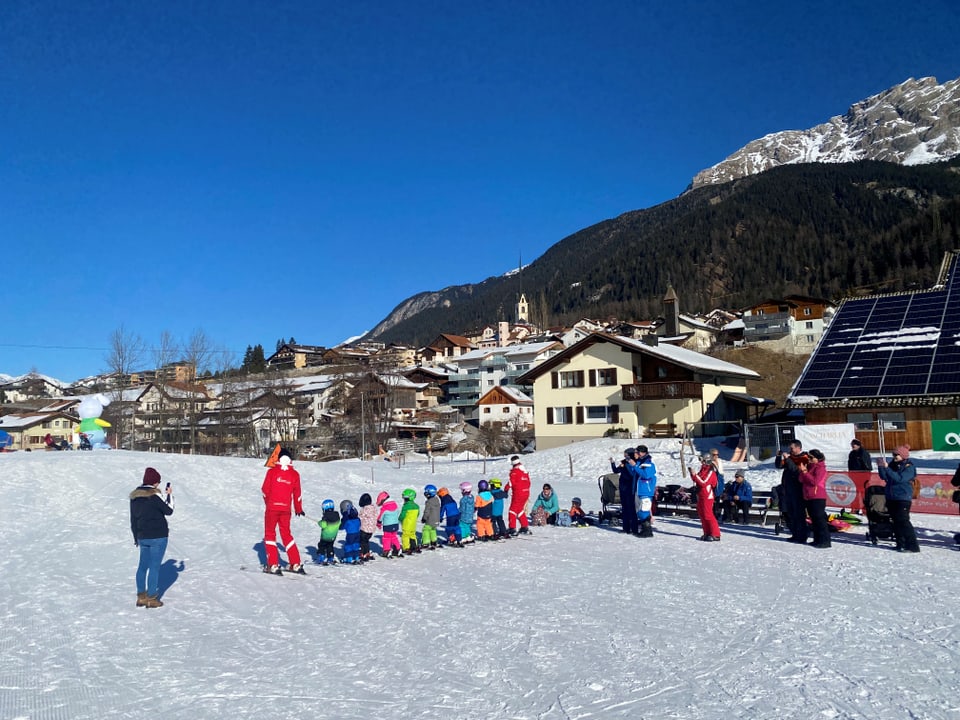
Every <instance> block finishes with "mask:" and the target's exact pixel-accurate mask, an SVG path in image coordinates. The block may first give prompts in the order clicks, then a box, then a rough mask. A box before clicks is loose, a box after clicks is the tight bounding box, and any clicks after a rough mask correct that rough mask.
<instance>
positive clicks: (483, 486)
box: [477, 480, 490, 492]
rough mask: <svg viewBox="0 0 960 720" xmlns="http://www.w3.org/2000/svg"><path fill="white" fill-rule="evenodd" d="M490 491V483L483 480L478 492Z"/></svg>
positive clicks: (478, 485) (478, 486) (479, 483)
mask: <svg viewBox="0 0 960 720" xmlns="http://www.w3.org/2000/svg"><path fill="white" fill-rule="evenodd" d="M489 489H490V483H488V482H487V481H486V480H481V481H480V482H478V483H477V490H479V491H480V492H486V491H487V490H489Z"/></svg>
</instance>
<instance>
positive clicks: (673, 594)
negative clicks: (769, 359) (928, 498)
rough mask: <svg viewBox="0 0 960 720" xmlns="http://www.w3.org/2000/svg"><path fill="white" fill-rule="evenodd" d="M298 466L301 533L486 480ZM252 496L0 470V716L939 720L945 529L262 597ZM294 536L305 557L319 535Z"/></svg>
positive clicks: (435, 572)
mask: <svg viewBox="0 0 960 720" xmlns="http://www.w3.org/2000/svg"><path fill="white" fill-rule="evenodd" d="M623 445H624V443H623V442H620V443H614V442H612V441H590V442H586V443H579V444H577V445H576V446H571V447H570V448H563V449H561V450H555V451H545V452H541V453H538V454H535V455H531V456H528V457H526V458H525V463H526V465H527V468H528V470H529V471H530V474H531V477H532V479H533V484H534V488H539V486H540V484H542V483H543V482H545V481H549V482H551V483H552V484H553V485H554V487H555V488H556V489H557V491H558V492H559V495H560V498H561V504H562V506H563V507H568V506H569V499H570V497H572V496H573V495H580V496H581V497H583V499H584V504H585V506H586V507H587V509H592V510H596V509H598V507H599V492H598V490H597V486H596V478H597V476H598V475H599V474H601V473H603V472H605V471H606V468H608V467H609V465H608V462H607V458H608V457H609V455H611V454H613V455H614V456H616V455H617V454H618V453H619V452H620V451H621V450H622V446H623ZM651 447H652V449H654V458H655V460H657V462H658V465H661V466H662V467H661V475H662V477H663V479H662V480H661V482H662V483H664V482H669V481H670V480H671V479H672V478H673V477H679V474H680V468H679V465H678V464H677V454H676V453H675V452H673V451H672V449H671V447H670V446H669V445H666V444H664V445H663V450H662V451H659V450H658V449H657V448H656V447H655V446H653V445H651ZM570 456H572V457H573V459H574V465H575V467H576V468H577V471H576V474H575V477H573V478H571V477H569V462H570V460H569V458H570ZM147 465H152V466H154V467H157V469H159V470H160V472H161V473H162V474H163V478H164V482H166V481H167V480H169V481H171V482H172V483H173V485H174V492H175V497H176V512H175V514H174V516H173V517H172V518H171V521H170V525H171V537H170V544H169V546H168V550H167V555H166V557H165V566H164V573H163V575H164V583H163V584H164V585H166V589H165V593H164V601H165V603H166V605H165V607H163V608H161V609H157V610H145V609H141V608H135V607H134V596H135V587H134V580H133V574H134V570H135V569H136V563H137V551H136V549H135V548H134V546H133V542H132V538H131V536H130V532H129V519H128V507H129V505H128V501H127V496H128V494H129V492H130V490H132V489H133V488H134V487H135V486H136V485H137V484H138V480H139V478H140V477H141V476H142V473H143V468H144V467H145V466H147ZM385 465H386V467H384V466H385ZM297 467H298V469H299V470H300V472H301V475H302V477H303V490H304V504H305V509H306V511H307V513H308V514H310V515H313V516H315V517H316V516H317V515H319V507H320V501H321V500H322V499H323V498H324V497H331V498H333V499H335V500H336V501H337V502H339V500H340V499H342V498H343V497H349V498H351V499H353V500H356V498H357V497H358V496H359V495H360V494H361V493H363V492H371V493H372V494H375V493H376V492H377V491H379V490H380V489H383V488H386V489H387V490H389V491H390V492H391V494H392V495H393V496H394V497H398V496H399V492H400V490H401V489H402V488H403V487H406V486H408V485H409V486H412V487H414V488H416V489H417V490H418V495H419V493H420V490H421V488H422V487H423V485H424V484H426V483H434V484H437V485H446V486H448V487H450V488H455V487H456V485H457V484H459V482H461V481H462V480H463V479H470V480H472V481H474V482H475V481H476V480H479V479H480V478H481V477H493V476H498V477H504V478H505V477H506V473H507V471H508V465H507V463H506V462H505V461H502V460H501V461H499V462H488V463H487V466H486V468H487V473H486V475H485V476H484V475H482V474H481V472H482V467H483V466H482V464H480V463H470V462H450V461H449V460H439V459H438V460H437V462H436V465H435V468H436V472H435V473H431V471H430V465H429V464H428V463H427V462H426V461H424V460H423V459H422V458H415V457H414V458H411V459H410V461H409V462H408V463H407V465H406V466H405V467H403V468H401V469H399V470H398V469H395V468H393V467H392V466H389V465H387V464H386V463H377V462H376V461H373V462H371V463H359V462H356V461H349V462H338V463H329V464H311V463H305V462H302V463H298V464H297ZM371 471H372V474H373V476H374V478H375V482H374V483H371V481H370V478H371ZM728 472H729V471H728ZM263 474H264V470H263V467H262V461H256V460H242V459H224V458H206V457H183V456H165V455H156V454H145V453H128V452H104V451H99V452H92V453H78V452H77V453H14V454H8V455H0V475H2V477H3V479H4V480H3V484H2V485H0V500H2V503H0V506H2V507H3V508H4V509H5V510H6V511H7V512H5V513H4V520H3V523H2V524H0V538H2V540H3V548H4V549H5V550H6V551H5V552H4V553H2V554H0V718H3V719H7V718H16V719H21V718H23V719H29V720H54V719H55V720H59V719H60V718H63V719H64V720H67V719H69V720H78V719H82V718H90V719H93V718H97V719H103V718H132V717H143V716H147V715H150V716H154V717H159V718H164V719H166V718H170V719H179V718H183V719H184V720H187V719H188V718H189V719H191V720H192V719H194V718H208V717H210V718H212V717H228V716H229V717H230V718H232V719H233V720H242V719H244V718H264V717H270V718H303V717H330V718H371V717H396V718H437V717H447V718H463V719H465V720H473V719H479V718H506V719H510V718H543V719H545V720H547V719H554V718H557V719H560V718H564V719H580V718H654V717H656V718H684V719H699V718H703V719H707V718H719V717H723V718H757V717H767V718H772V717H777V718H826V719H833V718H863V719H864V720H867V719H869V720H876V719H880V718H904V717H916V718H960V700H958V697H957V688H958V687H960V677H958V668H960V644H958V640H960V632H958V623H957V616H958V612H957V602H956V593H957V588H958V587H960V584H958V580H960V572H958V563H960V552H958V550H956V549H955V548H954V547H953V545H952V535H953V533H954V532H957V531H958V530H960V522H958V519H957V518H956V517H936V516H915V517H914V521H915V525H916V526H917V527H918V532H919V535H920V538H921V545H922V547H923V552H922V553H921V554H920V555H902V554H898V553H896V552H894V551H893V549H892V546H891V544H890V543H883V542H881V544H880V545H879V546H877V547H873V546H871V545H870V544H869V543H867V542H866V541H865V539H864V535H863V531H854V532H849V533H842V534H838V535H835V536H834V545H833V548H831V549H830V550H827V551H817V550H814V549H812V548H799V547H796V546H793V545H790V544H788V543H786V542H783V540H782V539H781V538H778V537H777V536H776V535H775V534H774V532H773V530H772V528H759V527H757V526H750V527H741V526H728V525H725V526H724V527H723V531H724V534H723V540H722V542H720V543H714V544H706V543H699V542H696V540H695V538H697V537H699V535H700V534H701V531H700V526H699V523H698V521H697V520H695V519H694V520H688V519H679V518H676V519H675V518H658V519H657V520H656V523H655V528H656V531H657V534H656V537H655V538H654V539H653V540H649V541H647V540H639V539H636V538H633V537H627V536H624V535H623V534H621V533H619V532H617V531H616V530H611V529H608V528H606V527H604V528H601V529H597V528H587V529H567V528H552V527H551V528H534V537H532V538H529V539H524V540H516V541H513V540H511V541H508V542H501V543H487V544H480V543H478V544H476V545H474V546H471V547H468V548H465V549H462V550H459V549H453V548H447V549H444V550H441V551H437V552H429V551H424V552H423V553H422V554H421V555H419V556H415V557H406V558H404V559H402V560H384V559H377V560H376V561H374V562H373V563H370V564H368V565H365V566H363V567H350V566H339V567H320V566H317V565H314V564H312V563H309V564H308V565H307V571H308V572H309V573H310V574H311V575H313V576H314V577H312V578H301V577H282V578H278V577H270V576H266V575H263V574H262V573H260V572H259V571H258V559H257V554H256V550H255V546H256V545H257V544H258V543H259V542H260V540H261V538H260V533H261V532H262V528H261V525H262V500H261V498H260V492H259V490H260V483H261V481H262V479H263ZM749 474H750V475H751V479H752V480H753V481H754V484H755V486H757V487H764V486H769V485H770V484H773V483H774V482H775V480H776V477H777V473H774V472H773V471H770V470H759V471H753V470H751V471H750V473H749ZM420 500H422V496H420V497H419V498H418V502H419V501H420ZM293 530H294V535H295V537H296V539H297V542H298V545H299V547H300V549H301V552H303V554H304V557H305V558H307V548H308V546H310V547H313V546H315V545H316V541H317V539H318V537H319V528H317V526H316V524H315V523H313V522H310V521H307V520H305V519H294V524H293ZM341 538H342V535H341ZM378 539H379V538H378V537H375V540H374V542H375V544H376V545H377V546H378ZM338 545H339V542H338ZM241 566H244V567H246V568H247V570H252V571H248V572H244V571H242V570H241V569H240V568H241Z"/></svg>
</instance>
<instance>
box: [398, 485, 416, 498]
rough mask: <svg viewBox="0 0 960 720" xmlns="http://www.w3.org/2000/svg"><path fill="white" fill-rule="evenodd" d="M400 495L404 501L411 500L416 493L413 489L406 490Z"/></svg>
mask: <svg viewBox="0 0 960 720" xmlns="http://www.w3.org/2000/svg"><path fill="white" fill-rule="evenodd" d="M400 495H401V497H403V499H404V500H413V499H414V498H415V497H416V496H417V491H416V490H414V489H413V488H407V489H406V490H404V491H403V492H402V493H401V494H400Z"/></svg>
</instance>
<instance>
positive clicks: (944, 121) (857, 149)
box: [691, 77, 960, 188]
mask: <svg viewBox="0 0 960 720" xmlns="http://www.w3.org/2000/svg"><path fill="white" fill-rule="evenodd" d="M957 155H960V78H958V79H956V80H951V81H950V82H947V83H944V84H943V85H940V84H938V83H937V79H936V78H933V77H926V78H921V79H920V80H914V79H913V78H910V79H909V80H907V81H906V82H903V83H901V84H900V85H896V86H894V87H892V88H890V89H889V90H886V91H885V92H882V93H880V94H878V95H873V96H871V97H869V98H867V99H866V100H861V101H860V102H858V103H855V104H854V105H852V106H851V107H850V109H849V110H847V112H846V114H845V115H837V116H836V117H833V118H830V120H828V121H827V122H825V123H823V124H822V125H817V126H816V127H813V128H810V129H809V130H787V131H784V132H777V133H773V134H771V135H767V136H765V137H762V138H760V139H759V140H754V141H753V142H751V143H749V144H748V145H746V146H745V147H743V148H741V149H740V150H738V151H737V152H735V153H734V154H733V155H731V156H730V157H728V158H727V159H726V160H724V161H723V162H721V163H718V164H716V165H714V166H713V167H711V168H707V169H706V170H703V171H701V172H699V173H697V175H696V176H695V177H694V178H693V182H692V183H691V187H692V188H697V187H700V186H702V185H713V184H718V183H725V182H728V181H730V180H735V179H736V178H739V177H744V176H746V175H755V174H757V173H761V172H763V171H764V170H769V169H770V168H773V167H777V166H779V165H790V164H795V163H812V162H819V163H844V162H854V161H857V160H883V161H887V162H895V163H900V164H903V165H920V164H924V163H931V162H937V161H940V160H949V159H950V158H953V157H956V156H957Z"/></svg>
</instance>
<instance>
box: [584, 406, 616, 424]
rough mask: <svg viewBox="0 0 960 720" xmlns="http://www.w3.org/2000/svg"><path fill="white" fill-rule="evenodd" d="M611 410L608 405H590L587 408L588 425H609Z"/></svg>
mask: <svg viewBox="0 0 960 720" xmlns="http://www.w3.org/2000/svg"><path fill="white" fill-rule="evenodd" d="M608 410H609V408H608V407H607V406H606V405H588V406H587V416H586V422H587V423H609V422H610V415H609V413H608Z"/></svg>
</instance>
